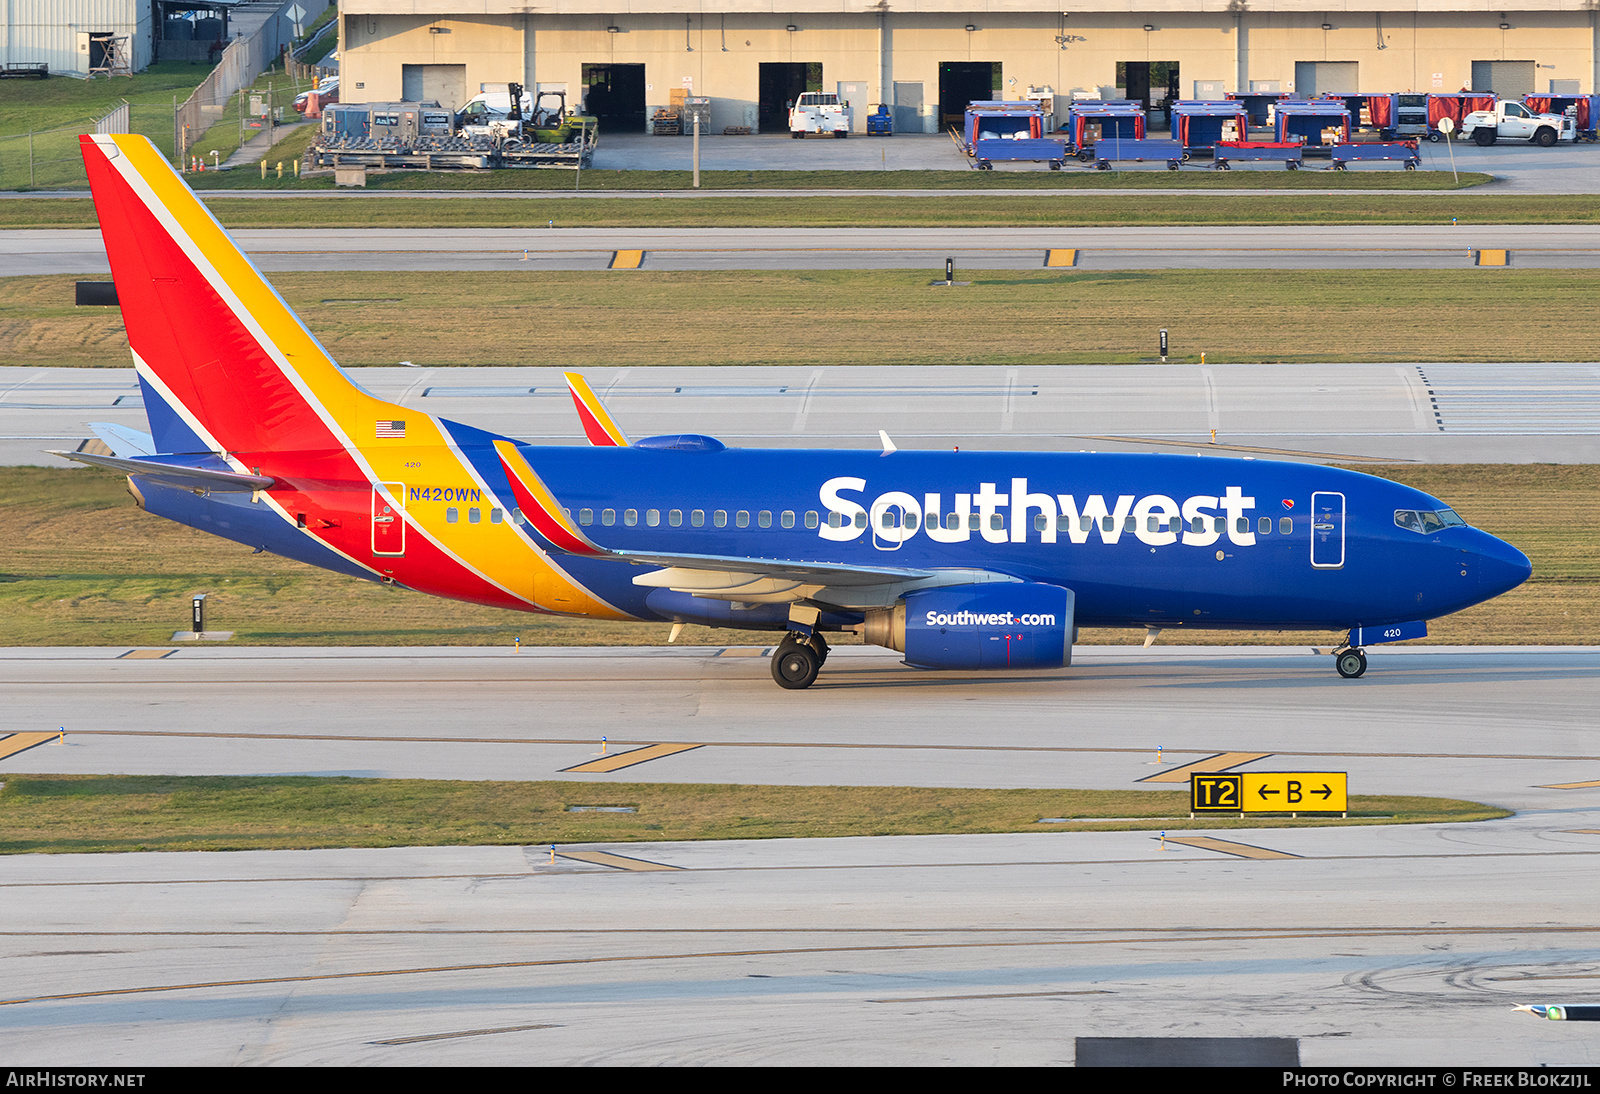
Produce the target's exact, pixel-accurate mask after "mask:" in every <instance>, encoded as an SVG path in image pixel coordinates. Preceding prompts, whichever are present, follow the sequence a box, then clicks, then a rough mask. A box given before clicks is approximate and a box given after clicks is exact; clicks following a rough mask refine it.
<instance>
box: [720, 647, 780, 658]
mask: <svg viewBox="0 0 1600 1094" xmlns="http://www.w3.org/2000/svg"><path fill="white" fill-rule="evenodd" d="M767 648H768V647H766V646H729V647H728V648H727V649H725V650H723V651H722V652H721V653H719V654H717V656H718V657H765V656H766V655H767Z"/></svg>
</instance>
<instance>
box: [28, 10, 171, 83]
mask: <svg viewBox="0 0 1600 1094" xmlns="http://www.w3.org/2000/svg"><path fill="white" fill-rule="evenodd" d="M5 7H6V11H7V13H8V15H9V19H8V21H7V22H6V23H5V24H4V25H0V62H4V63H6V64H34V65H37V64H45V65H49V66H50V71H51V72H60V73H74V72H75V73H78V74H79V75H84V74H87V73H88V71H89V53H88V49H87V48H86V46H87V39H86V38H84V39H81V40H80V35H88V34H112V35H115V36H116V37H118V38H127V39H128V48H129V50H130V58H131V60H132V66H133V70H134V71H135V72H138V71H140V70H141V69H143V68H145V67H146V66H147V65H149V64H150V53H151V33H152V27H153V21H152V14H151V13H152V9H153V7H154V4H153V3H152V0H6V5H5ZM80 47H85V48H80Z"/></svg>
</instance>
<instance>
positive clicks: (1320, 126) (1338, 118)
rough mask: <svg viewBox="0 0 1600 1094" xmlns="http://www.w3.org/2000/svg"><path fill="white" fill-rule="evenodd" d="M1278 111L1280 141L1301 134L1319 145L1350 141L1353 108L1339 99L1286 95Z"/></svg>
mask: <svg viewBox="0 0 1600 1094" xmlns="http://www.w3.org/2000/svg"><path fill="white" fill-rule="evenodd" d="M1276 113H1277V118H1278V126H1277V137H1278V140H1279V141H1280V142H1282V141H1288V140H1293V139H1294V138H1295V137H1302V138H1304V139H1305V146H1306V147H1307V148H1318V149H1321V148H1329V147H1332V146H1333V145H1335V144H1349V143H1350V111H1348V110H1346V109H1345V106H1344V103H1342V102H1340V101H1339V100H1338V99H1287V100H1285V101H1283V102H1281V103H1279V104H1278V109H1277V111H1276Z"/></svg>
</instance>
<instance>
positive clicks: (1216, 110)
mask: <svg viewBox="0 0 1600 1094" xmlns="http://www.w3.org/2000/svg"><path fill="white" fill-rule="evenodd" d="M1230 124H1231V126H1232V128H1233V134H1234V135H1233V136H1231V137H1226V138H1225V137H1224V135H1223V130H1224V127H1226V126H1229V125H1230ZM1249 133H1250V116H1249V115H1248V114H1247V113H1246V112H1245V108H1244V104H1242V103H1237V102H1229V101H1228V100H1226V99H1184V100H1181V101H1179V102H1176V103H1173V104H1172V136H1173V138H1174V139H1176V140H1177V141H1178V142H1179V143H1180V144H1182V145H1183V148H1184V151H1186V152H1209V151H1211V148H1212V146H1213V145H1215V144H1216V143H1217V142H1218V141H1220V140H1224V139H1227V140H1238V141H1242V140H1244V139H1245V138H1246V137H1247V136H1248V135H1249Z"/></svg>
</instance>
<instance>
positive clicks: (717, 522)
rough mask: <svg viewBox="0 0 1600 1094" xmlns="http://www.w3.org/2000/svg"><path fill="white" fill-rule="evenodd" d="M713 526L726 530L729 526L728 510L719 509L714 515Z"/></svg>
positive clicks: (712, 515) (712, 518)
mask: <svg viewBox="0 0 1600 1094" xmlns="http://www.w3.org/2000/svg"><path fill="white" fill-rule="evenodd" d="M711 526H712V527H713V528H726V527H727V526H728V511H727V510H726V509H718V510H717V511H716V512H714V513H712V514H711Z"/></svg>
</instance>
